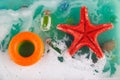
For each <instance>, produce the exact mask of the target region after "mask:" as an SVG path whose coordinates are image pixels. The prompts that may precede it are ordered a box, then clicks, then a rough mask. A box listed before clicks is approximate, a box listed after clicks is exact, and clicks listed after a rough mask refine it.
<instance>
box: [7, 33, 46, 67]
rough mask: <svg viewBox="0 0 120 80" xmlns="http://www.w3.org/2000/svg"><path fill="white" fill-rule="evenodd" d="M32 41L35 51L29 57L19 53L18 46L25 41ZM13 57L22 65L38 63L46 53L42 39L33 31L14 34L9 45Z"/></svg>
mask: <svg viewBox="0 0 120 80" xmlns="http://www.w3.org/2000/svg"><path fill="white" fill-rule="evenodd" d="M26 40H27V41H30V42H31V43H32V44H33V45H34V47H35V48H34V52H33V53H32V55H31V56H29V57H23V56H21V55H20V54H19V51H18V47H19V44H20V43H22V42H23V41H26ZM8 51H9V55H10V57H11V59H12V60H13V61H14V62H15V63H17V64H19V65H22V66H29V65H32V64H34V63H36V62H37V61H38V60H39V59H40V58H41V57H42V56H43V54H44V44H43V41H42V39H41V38H40V37H39V36H38V35H36V34H34V33H32V32H21V33H19V34H17V35H16V36H14V37H13V38H12V40H11V42H10V44H9V47H8Z"/></svg>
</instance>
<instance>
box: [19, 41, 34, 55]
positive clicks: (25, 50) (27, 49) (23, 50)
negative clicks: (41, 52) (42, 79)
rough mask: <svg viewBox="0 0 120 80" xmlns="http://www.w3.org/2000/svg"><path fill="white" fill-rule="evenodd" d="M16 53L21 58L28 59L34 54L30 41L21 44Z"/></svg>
mask: <svg viewBox="0 0 120 80" xmlns="http://www.w3.org/2000/svg"><path fill="white" fill-rule="evenodd" d="M18 52H19V53H20V55H21V56H23V57H29V56H31V55H32V54H33V52H34V45H33V43H31V42H30V41H24V42H22V43H21V44H20V45H19V47H18Z"/></svg>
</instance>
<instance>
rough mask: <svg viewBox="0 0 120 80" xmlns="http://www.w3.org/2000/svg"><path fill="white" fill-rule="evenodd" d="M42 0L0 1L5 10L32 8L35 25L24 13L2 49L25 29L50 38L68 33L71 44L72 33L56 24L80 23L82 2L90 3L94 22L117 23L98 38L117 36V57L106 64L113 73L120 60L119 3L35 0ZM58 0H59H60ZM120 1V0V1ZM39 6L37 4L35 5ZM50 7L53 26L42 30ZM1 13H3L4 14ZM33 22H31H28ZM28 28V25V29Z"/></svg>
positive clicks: (3, 43) (107, 68)
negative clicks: (43, 18) (42, 19)
mask: <svg viewBox="0 0 120 80" xmlns="http://www.w3.org/2000/svg"><path fill="white" fill-rule="evenodd" d="M36 1H38V0H1V1H0V9H1V11H2V10H10V9H11V10H12V11H15V12H17V13H19V12H18V10H20V9H21V8H25V9H30V11H31V15H30V17H31V18H30V19H31V21H30V22H31V25H29V27H27V26H26V25H24V24H25V23H27V20H26V19H25V18H23V17H21V16H19V17H18V20H17V22H15V23H13V24H12V26H11V28H10V29H9V30H8V32H7V33H5V36H4V38H3V39H2V40H1V42H0V43H1V50H2V51H6V50H7V47H8V45H9V42H10V40H11V39H12V37H13V36H14V35H16V34H18V33H19V32H21V31H32V32H35V33H37V34H38V35H40V36H41V37H42V39H43V40H44V41H45V40H46V39H47V38H51V39H52V40H53V41H57V40H62V39H63V38H64V37H65V35H66V36H67V37H69V38H70V39H69V40H68V41H66V45H67V46H68V47H69V46H70V44H71V42H72V40H73V37H72V36H70V35H69V34H66V33H64V32H62V31H60V30H58V29H56V26H57V25H58V24H61V23H64V24H71V25H77V24H78V23H79V20H80V8H81V6H83V5H84V6H87V7H88V12H89V17H90V20H91V23H93V24H95V25H97V24H104V23H112V24H113V25H114V28H113V29H111V30H109V31H107V32H104V33H102V34H101V35H100V36H99V37H98V42H99V43H100V45H102V43H104V42H106V41H109V40H115V42H116V44H117V46H116V48H115V49H114V50H113V51H112V53H113V55H114V56H115V59H111V60H108V64H110V65H109V66H108V65H107V66H105V68H104V70H103V72H107V71H110V72H111V74H110V75H112V74H114V73H115V71H116V69H115V64H120V61H119V57H120V56H118V55H120V52H119V45H118V44H119V40H120V39H119V34H118V33H117V30H118V29H119V27H118V25H119V24H120V23H119V21H118V20H119V19H118V17H117V16H119V15H118V14H116V12H117V8H118V7H116V6H115V5H116V4H115V2H114V0H86V1H84V0H74V1H72V0H57V1H55V0H52V2H53V4H54V2H56V4H58V5H56V7H54V6H52V5H51V6H48V3H45V2H50V1H49V0H40V1H43V4H42V2H41V4H40V5H38V4H36V5H35V4H34V2H36ZM57 2H58V3H57ZM118 2H119V1H118ZM45 4H46V5H45ZM32 5H33V6H32ZM34 6H37V7H34ZM46 9H47V10H50V11H51V14H50V16H51V18H52V25H51V29H50V30H49V31H47V32H44V31H41V30H40V19H41V17H42V16H43V12H44V10H46ZM0 15H1V14H0ZM28 23H29V22H28ZM25 28H27V29H25Z"/></svg>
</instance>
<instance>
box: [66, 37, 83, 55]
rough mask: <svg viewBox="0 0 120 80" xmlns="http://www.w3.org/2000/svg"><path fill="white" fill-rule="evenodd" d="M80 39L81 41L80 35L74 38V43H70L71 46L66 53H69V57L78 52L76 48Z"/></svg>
mask: <svg viewBox="0 0 120 80" xmlns="http://www.w3.org/2000/svg"><path fill="white" fill-rule="evenodd" d="M81 39H82V35H81V36H80V37H79V38H76V37H75V39H74V41H73V42H72V44H71V46H70V47H69V49H68V51H69V52H70V55H71V56H73V55H74V54H75V52H77V51H78V49H77V48H76V46H77V45H78V44H79V42H80V40H81Z"/></svg>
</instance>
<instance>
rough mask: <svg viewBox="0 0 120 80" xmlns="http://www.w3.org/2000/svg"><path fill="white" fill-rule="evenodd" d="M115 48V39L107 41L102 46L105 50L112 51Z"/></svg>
mask: <svg viewBox="0 0 120 80" xmlns="http://www.w3.org/2000/svg"><path fill="white" fill-rule="evenodd" d="M114 48H115V41H114V40H110V41H107V42H105V43H104V44H103V46H102V49H103V50H105V51H108V52H110V51H112V50H113V49H114Z"/></svg>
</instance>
